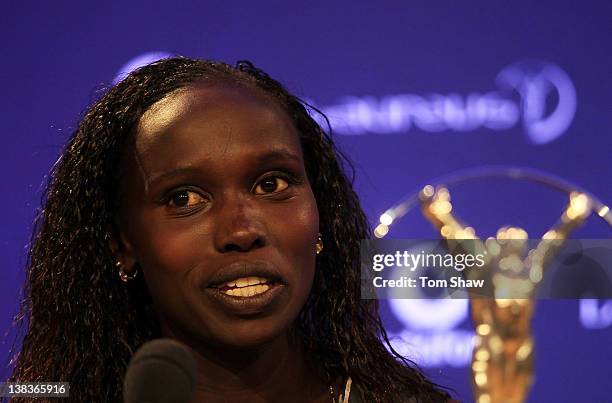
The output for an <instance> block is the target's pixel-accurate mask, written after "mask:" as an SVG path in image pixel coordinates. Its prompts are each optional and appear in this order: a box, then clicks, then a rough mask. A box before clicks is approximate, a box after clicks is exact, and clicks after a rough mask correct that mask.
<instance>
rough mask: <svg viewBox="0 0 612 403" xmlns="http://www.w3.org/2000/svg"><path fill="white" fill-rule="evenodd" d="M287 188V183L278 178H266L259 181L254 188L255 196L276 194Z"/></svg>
mask: <svg viewBox="0 0 612 403" xmlns="http://www.w3.org/2000/svg"><path fill="white" fill-rule="evenodd" d="M288 187H289V182H287V181H286V180H285V179H283V178H281V177H278V176H268V177H267V178H264V179H262V180H261V181H259V183H258V184H257V186H256V187H255V194H260V195H261V194H267V193H277V192H282V191H283V190H285V189H287V188H288Z"/></svg>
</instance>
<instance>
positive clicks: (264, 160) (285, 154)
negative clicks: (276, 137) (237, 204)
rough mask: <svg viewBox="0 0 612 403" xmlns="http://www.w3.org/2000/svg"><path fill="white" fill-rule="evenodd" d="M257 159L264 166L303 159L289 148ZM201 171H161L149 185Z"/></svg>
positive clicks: (150, 180)
mask: <svg viewBox="0 0 612 403" xmlns="http://www.w3.org/2000/svg"><path fill="white" fill-rule="evenodd" d="M256 159H257V165H258V166H263V165H266V164H269V163H272V162H276V161H280V160H284V159H290V160H293V161H296V162H301V161H302V160H301V158H300V157H298V156H297V155H295V154H294V153H292V152H290V151H288V150H285V149H277V150H270V151H268V152H266V153H265V154H262V155H259V156H257V158H256ZM200 172H201V170H200V169H198V168H196V167H181V168H176V169H173V170H171V171H168V172H164V173H161V174H159V175H155V176H154V177H152V178H151V179H149V180H148V181H147V182H148V184H149V185H153V184H155V183H157V182H162V181H164V180H167V179H172V178H174V177H178V176H188V175H194V174H197V173H200Z"/></svg>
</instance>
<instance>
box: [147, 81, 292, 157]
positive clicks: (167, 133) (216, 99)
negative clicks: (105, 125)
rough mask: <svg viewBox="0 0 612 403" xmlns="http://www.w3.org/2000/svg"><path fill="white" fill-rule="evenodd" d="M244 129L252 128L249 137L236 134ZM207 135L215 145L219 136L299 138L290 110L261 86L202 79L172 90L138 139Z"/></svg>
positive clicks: (149, 142) (151, 111) (152, 112)
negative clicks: (278, 102) (266, 92)
mask: <svg viewBox="0 0 612 403" xmlns="http://www.w3.org/2000/svg"><path fill="white" fill-rule="evenodd" d="M245 126H248V127H250V129H248V128H247V127H245ZM243 131H247V132H248V133H249V136H247V138H244V139H243V138H234V137H233V135H235V134H244V133H242V132H243ZM288 134H292V136H288ZM202 137H205V138H206V139H207V140H208V141H209V142H210V143H211V146H212V145H214V143H215V141H218V140H225V141H230V140H233V141H241V140H251V141H253V142H258V141H261V140H272V139H274V140H276V141H284V142H286V141H289V142H292V143H293V142H295V141H298V140H299V139H298V138H297V132H296V131H295V128H294V126H293V123H292V121H291V120H290V118H289V116H288V115H287V113H286V112H285V111H284V110H282V109H281V107H280V106H279V105H278V104H277V103H276V102H274V101H273V100H272V99H271V98H270V97H268V96H266V95H265V94H263V93H261V92H260V91H259V90H255V89H248V88H244V87H241V86H238V85H231V84H226V85H215V86H210V85H206V84H196V85H192V86H190V87H187V88H184V89H182V90H179V91H177V92H175V93H172V94H170V95H169V96H167V97H166V98H164V99H162V100H160V101H158V102H157V103H155V104H154V105H153V106H151V108H149V109H148V110H147V111H146V112H145V113H144V114H143V116H142V117H141V119H140V122H139V124H138V127H137V137H136V145H137V148H138V149H139V150H142V151H144V150H146V149H147V148H148V147H149V146H151V145H153V144H154V143H157V142H162V143H163V142H173V143H176V142H180V141H181V140H188V139H189V138H191V139H192V140H196V139H200V138H202Z"/></svg>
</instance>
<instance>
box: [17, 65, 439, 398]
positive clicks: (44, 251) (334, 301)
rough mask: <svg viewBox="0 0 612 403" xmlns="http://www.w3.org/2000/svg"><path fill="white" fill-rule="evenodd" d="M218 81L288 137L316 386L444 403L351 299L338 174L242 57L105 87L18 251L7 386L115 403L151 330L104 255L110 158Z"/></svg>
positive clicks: (352, 237)
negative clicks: (278, 122) (298, 160)
mask: <svg viewBox="0 0 612 403" xmlns="http://www.w3.org/2000/svg"><path fill="white" fill-rule="evenodd" d="M219 81H220V82H230V83H235V84H237V85H242V86H245V87H247V88H252V89H254V90H259V91H261V92H263V93H264V94H267V95H268V96H269V97H271V98H272V99H274V100H275V101H276V102H278V104H279V105H280V106H281V107H282V108H283V109H284V110H285V111H286V112H287V114H288V115H289V116H290V118H291V119H292V121H293V123H294V125H295V127H296V129H297V132H298V133H299V136H300V140H301V145H302V149H303V152H304V160H305V164H306V172H307V174H308V178H309V180H310V184H311V187H312V189H313V192H314V195H315V198H316V202H317V206H318V210H319V220H320V223H321V233H322V236H323V239H325V251H326V253H324V254H322V255H321V256H319V258H318V259H317V267H316V273H315V279H314V283H313V286H312V291H311V293H310V296H309V298H308V300H307V302H306V304H305V306H304V307H303V309H302V311H301V313H300V314H299V317H298V318H297V320H296V323H295V325H294V331H295V332H296V334H297V335H298V336H299V339H300V340H301V342H302V343H303V346H304V349H305V352H306V354H307V355H308V356H309V357H310V358H311V359H312V362H315V363H318V365H319V366H320V369H321V373H322V374H323V376H325V377H326V379H325V381H326V382H328V383H331V382H333V381H334V380H337V379H346V378H347V377H348V376H350V377H351V378H352V379H353V382H354V383H355V384H356V385H358V386H359V388H360V389H361V390H362V391H363V396H364V398H365V401H367V402H397V401H403V400H405V399H406V400H408V398H410V397H415V398H416V400H417V401H422V402H438V401H445V400H446V399H447V398H448V395H447V394H446V393H445V392H441V391H440V390H439V389H438V388H437V386H436V385H434V384H432V383H431V382H429V381H428V380H427V379H425V377H424V376H423V375H422V374H421V372H420V371H419V370H418V368H416V367H415V365H414V364H413V363H412V362H411V361H409V360H407V359H405V358H404V357H402V356H400V355H399V354H398V353H397V352H395V351H394V350H393V348H392V347H391V345H390V344H389V340H388V338H387V335H386V332H385V329H384V328H383V326H382V323H381V320H380V317H379V314H378V304H377V302H376V301H375V300H362V299H361V298H360V290H361V279H360V270H359V267H360V264H359V248H360V240H361V239H365V238H369V236H370V232H369V229H368V223H367V220H366V217H365V215H364V213H363V211H362V209H361V207H360V205H359V201H358V198H357V195H356V194H355V192H354V191H353V189H352V185H351V182H352V180H349V179H348V178H347V176H346V175H345V173H344V169H345V168H347V167H348V168H349V169H351V170H352V168H351V167H350V164H346V162H347V160H346V159H345V158H344V157H343V156H342V155H341V154H340V153H339V152H338V151H337V149H336V147H335V146H334V143H333V141H332V138H331V135H330V134H329V133H327V132H326V131H324V130H323V129H322V128H321V127H320V126H319V124H317V122H316V121H315V120H314V119H313V118H312V117H311V115H310V113H309V111H311V112H312V111H313V110H314V108H312V107H310V106H308V105H307V104H305V103H304V102H302V101H301V100H300V99H298V98H297V97H295V96H293V95H291V94H290V93H289V92H287V90H285V88H284V87H283V86H282V85H281V84H279V83H278V82H277V81H275V80H273V79H272V78H270V77H269V76H268V75H267V74H265V73H264V72H263V71H261V70H259V69H257V68H255V67H254V66H253V65H252V64H251V63H249V62H239V63H238V64H237V65H236V66H235V67H232V66H230V65H228V64H224V63H219V62H211V61H203V60H194V59H189V58H182V57H175V58H169V59H162V60H159V61H157V62H155V63H152V64H150V65H147V66H144V67H141V68H139V69H137V70H135V71H133V72H132V73H131V74H130V75H128V76H127V77H126V78H125V79H124V80H123V81H121V82H120V83H118V84H117V85H116V86H114V87H112V88H110V90H108V91H107V92H106V93H105V94H104V95H103V96H102V97H101V98H100V99H99V100H98V101H97V102H95V104H94V105H93V106H92V107H91V108H90V109H89V110H88V111H87V112H86V114H85V116H84V118H83V119H82V121H81V123H80V125H79V126H78V128H77V129H76V131H75V132H74V134H73V135H72V137H71V139H70V141H69V143H68V145H67V147H66V148H65V150H64V152H63V154H62V156H61V158H60V159H59V160H58V162H57V163H56V164H55V166H54V167H53V169H52V171H51V174H50V180H49V184H48V186H47V189H46V192H45V193H44V195H43V203H42V204H43V208H42V210H41V211H40V214H39V215H38V216H37V219H36V222H35V228H34V234H33V238H32V242H31V247H30V250H29V255H28V261H27V278H26V282H25V289H24V299H23V301H22V307H21V313H20V314H19V315H18V317H17V322H18V323H19V324H20V325H21V329H22V333H25V334H24V336H23V341H22V346H21V350H20V352H19V353H18V355H17V356H16V358H15V363H14V364H15V368H14V370H13V373H12V376H11V381H17V380H18V381H21V382H24V381H49V380H62V381H68V382H70V395H71V400H74V401H79V402H85V401H86V402H95V401H106V402H110V401H121V396H122V387H121V385H122V382H121V380H122V379H123V377H124V374H125V371H126V368H127V364H128V362H129V359H130V357H131V356H132V354H133V353H134V351H135V350H136V349H138V347H139V346H140V345H142V344H143V343H144V342H146V341H148V340H151V339H154V338H157V337H161V331H160V326H159V323H158V319H157V316H156V314H155V311H154V308H153V305H152V302H151V298H150V296H149V293H148V291H147V288H146V284H145V283H144V281H143V280H142V277H141V278H139V279H138V280H137V281H134V282H132V283H131V285H129V286H125V285H123V284H121V282H120V281H118V276H117V271H116V268H115V265H114V260H115V259H114V256H113V253H112V251H111V247H110V246H109V239H110V237H111V234H112V229H113V228H114V227H113V225H114V224H113V222H114V216H115V214H116V211H117V208H118V204H117V203H118V202H117V200H118V199H119V197H118V194H117V192H118V190H117V189H118V181H119V176H120V172H119V160H120V158H121V155H122V152H123V150H124V149H125V145H126V141H127V140H128V138H129V137H130V135H132V134H133V131H134V130H133V129H134V128H135V126H136V124H137V123H138V121H139V119H140V118H141V116H142V115H143V113H144V112H145V111H147V110H148V109H149V108H150V107H151V106H152V105H153V104H154V103H156V102H157V101H159V100H160V99H162V98H164V97H165V96H167V95H168V94H170V93H172V92H173V91H176V90H178V89H181V88H184V87H187V86H189V85H190V84H192V83H194V82H219ZM317 112H318V111H317ZM321 116H323V115H321ZM332 268H333V269H332ZM37 401H39V400H37Z"/></svg>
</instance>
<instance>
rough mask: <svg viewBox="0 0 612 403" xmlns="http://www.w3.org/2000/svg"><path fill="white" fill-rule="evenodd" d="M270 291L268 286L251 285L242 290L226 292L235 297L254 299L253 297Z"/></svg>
mask: <svg viewBox="0 0 612 403" xmlns="http://www.w3.org/2000/svg"><path fill="white" fill-rule="evenodd" d="M269 289H270V286H269V285H267V284H263V285H251V286H246V287H242V288H233V289H229V290H225V291H224V292H225V293H226V294H227V295H233V296H235V297H252V296H253V295H257V294H262V293H264V292H266V291H268V290H269Z"/></svg>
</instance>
